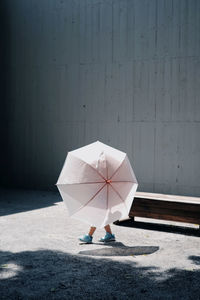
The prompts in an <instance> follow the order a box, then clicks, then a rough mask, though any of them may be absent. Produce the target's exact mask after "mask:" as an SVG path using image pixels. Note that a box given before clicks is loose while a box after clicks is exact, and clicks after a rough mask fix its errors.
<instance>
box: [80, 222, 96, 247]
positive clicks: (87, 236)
mask: <svg viewBox="0 0 200 300" xmlns="http://www.w3.org/2000/svg"><path fill="white" fill-rule="evenodd" d="M95 230H96V227H94V226H91V227H90V230H89V232H88V234H85V235H83V236H81V237H80V238H79V241H81V242H83V243H87V244H90V243H92V239H93V233H94V232H95Z"/></svg>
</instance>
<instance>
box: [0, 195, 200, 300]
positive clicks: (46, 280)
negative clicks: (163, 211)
mask: <svg viewBox="0 0 200 300" xmlns="http://www.w3.org/2000/svg"><path fill="white" fill-rule="evenodd" d="M0 197H1V207H0V216H1V217H0V228H1V233H0V299H106V300H107V299H123V300H125V299H192V300H193V299H195V300H197V299H200V276H199V275H200V235H199V230H198V226H197V225H189V224H181V223H174V222H173V223H172V222H164V221H163V222H158V221H155V220H154V221H152V220H144V219H140V218H137V219H136V222H132V221H131V220H128V221H124V222H120V224H117V225H114V224H113V225H112V230H113V232H114V233H115V235H116V238H117V241H116V242H111V243H109V244H101V243H99V242H98V238H99V237H101V236H103V235H104V230H103V229H101V230H97V231H96V233H95V236H94V239H93V241H94V243H93V244H90V245H85V244H80V243H79V241H78V239H77V238H78V236H80V235H82V234H83V233H86V232H87V230H88V226H87V225H86V224H84V223H81V222H78V221H77V220H73V219H69V218H67V217H66V208H65V206H64V203H63V202H62V201H61V198H60V195H59V193H58V192H45V191H28V190H6V189H1V190H0Z"/></svg>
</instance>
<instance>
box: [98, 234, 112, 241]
mask: <svg viewBox="0 0 200 300" xmlns="http://www.w3.org/2000/svg"><path fill="white" fill-rule="evenodd" d="M112 241H115V235H114V234H111V233H109V232H106V235H105V236H104V237H102V238H101V239H100V240H99V242H112Z"/></svg>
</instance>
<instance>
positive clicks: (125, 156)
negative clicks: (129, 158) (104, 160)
mask: <svg viewBox="0 0 200 300" xmlns="http://www.w3.org/2000/svg"><path fill="white" fill-rule="evenodd" d="M125 158H126V155H125V157H124V159H123V160H122V162H121V164H120V165H119V167H118V168H117V169H116V170H115V172H114V173H113V174H112V176H111V177H110V179H112V178H113V176H114V175H115V174H116V173H117V171H118V170H119V168H120V167H121V166H122V164H123V163H124V161H125Z"/></svg>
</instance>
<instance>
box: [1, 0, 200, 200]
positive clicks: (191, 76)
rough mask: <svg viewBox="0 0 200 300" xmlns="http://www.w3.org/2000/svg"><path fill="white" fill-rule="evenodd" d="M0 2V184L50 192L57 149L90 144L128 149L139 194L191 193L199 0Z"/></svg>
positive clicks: (195, 166) (199, 169) (197, 171)
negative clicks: (0, 53)
mask: <svg viewBox="0 0 200 300" xmlns="http://www.w3.org/2000/svg"><path fill="white" fill-rule="evenodd" d="M1 6H2V8H3V11H2V12H1V13H2V14H4V22H5V24H6V30H7V34H6V39H5V42H6V45H5V47H6V54H5V53H4V55H5V61H4V63H5V66H6V73H5V74H6V75H5V77H4V80H5V81H6V82H5V86H4V95H5V101H6V110H5V112H6V115H5V116H4V121H3V122H2V124H3V125H4V126H5V129H4V139H2V141H3V143H4V145H6V146H5V147H4V150H3V151H4V152H3V153H6V154H7V162H6V160H5V161H4V170H6V172H7V176H5V172H1V182H2V183H3V185H4V186H12V187H24V188H39V189H55V186H54V184H55V182H56V181H57V178H58V176H59V173H60V171H61V168H62V165H63V163H64V160H65V157H66V155H67V151H69V150H72V149H74V148H77V147H80V146H84V145H85V144H87V143H91V142H94V141H96V140H100V141H102V142H104V143H107V144H109V145H111V146H114V147H116V148H118V149H120V150H122V151H125V152H127V154H128V156H129V158H130V161H131V163H132V165H133V168H134V171H135V174H136V177H137V179H138V182H139V190H141V191H148V192H158V193H168V194H181V195H191V196H199V194H200V181H199V178H200V159H199V150H200V139H199V132H200V97H199V95H200V80H199V78H200V54H199V53H200V36H199V35H200V14H199V11H200V2H199V1H198V0H190V1H189V0H186V1H181V0H177V1H172V0H169V1H164V0H161V1H156V0H151V1H150V0H149V1H144V0H140V1H137V0H134V1H129V0H125V1H118V0H117V1H112V0H106V1H104V0H98V1H97V0H94V1H88V0H86V1H82V0H69V1H68V0H59V1H58V0H56V1H55V0H48V1H46V0H45V1H34V0H28V1H27V0H21V1H17V0H12V1H11V0H3V1H2V3H1ZM5 137H6V138H5ZM3 143H2V144H3ZM1 151H2V150H1Z"/></svg>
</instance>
